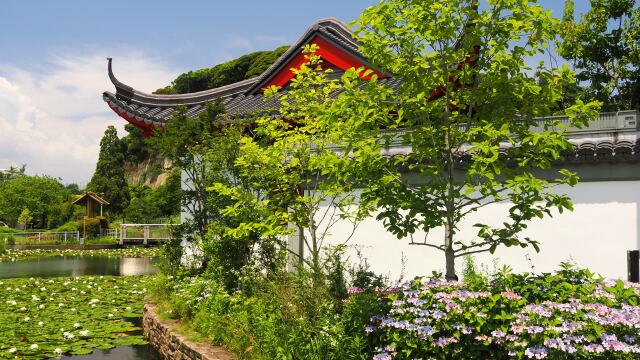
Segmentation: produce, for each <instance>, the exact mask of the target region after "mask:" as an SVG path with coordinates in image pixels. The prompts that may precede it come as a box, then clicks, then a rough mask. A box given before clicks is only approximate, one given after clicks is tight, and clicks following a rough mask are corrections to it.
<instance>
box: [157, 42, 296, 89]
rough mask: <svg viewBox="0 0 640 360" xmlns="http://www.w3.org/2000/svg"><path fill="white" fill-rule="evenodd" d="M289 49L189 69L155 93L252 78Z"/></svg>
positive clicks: (208, 87) (226, 83)
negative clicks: (212, 65) (203, 67)
mask: <svg viewBox="0 0 640 360" xmlns="http://www.w3.org/2000/svg"><path fill="white" fill-rule="evenodd" d="M287 49H289V46H281V47H279V48H277V49H275V50H272V51H256V52H254V53H251V54H247V55H243V56H241V57H239V58H237V59H235V60H231V61H228V62H226V63H222V64H219V65H216V66H214V67H210V68H205V69H200V70H195V71H189V72H187V73H184V74H181V75H180V76H178V77H177V78H176V79H175V80H173V81H172V82H171V85H169V86H166V87H163V88H160V89H158V90H156V91H154V94H164V95H170V94H186V93H192V92H198V91H203V90H208V89H213V88H217V87H220V86H224V85H229V84H233V83H235V82H238V81H242V80H246V79H251V78H253V77H256V76H258V75H260V74H262V73H263V72H264V71H265V70H266V69H267V68H268V67H269V66H271V64H273V63H274V62H275V61H276V59H278V57H280V55H282V54H283V53H284V52H285V51H287Z"/></svg>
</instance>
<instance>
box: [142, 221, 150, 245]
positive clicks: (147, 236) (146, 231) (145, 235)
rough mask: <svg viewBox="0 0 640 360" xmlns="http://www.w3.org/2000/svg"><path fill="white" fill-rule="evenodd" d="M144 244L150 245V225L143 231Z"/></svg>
mask: <svg viewBox="0 0 640 360" xmlns="http://www.w3.org/2000/svg"><path fill="white" fill-rule="evenodd" d="M142 236H143V240H142V244H144V245H147V244H148V243H149V225H145V226H144V227H143V229H142Z"/></svg>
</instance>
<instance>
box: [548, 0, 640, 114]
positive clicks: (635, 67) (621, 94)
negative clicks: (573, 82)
mask: <svg viewBox="0 0 640 360" xmlns="http://www.w3.org/2000/svg"><path fill="white" fill-rule="evenodd" d="M590 4H591V8H590V9H589V10H588V11H587V12H586V13H584V14H581V15H580V18H579V20H577V21H576V19H575V14H574V1H573V0H566V1H565V11H564V16H563V31H562V32H561V35H562V41H561V42H560V46H559V48H558V50H559V52H560V54H561V55H562V56H563V57H564V58H565V59H568V60H570V61H571V62H572V64H573V66H574V67H575V69H576V71H577V72H578V73H577V76H576V77H577V79H578V80H579V81H580V82H581V84H582V85H583V92H584V94H582V97H584V98H589V97H594V98H596V99H598V100H600V101H602V102H603V104H604V105H603V108H604V109H606V110H625V109H637V108H640V6H637V4H636V1H635V0H590Z"/></svg>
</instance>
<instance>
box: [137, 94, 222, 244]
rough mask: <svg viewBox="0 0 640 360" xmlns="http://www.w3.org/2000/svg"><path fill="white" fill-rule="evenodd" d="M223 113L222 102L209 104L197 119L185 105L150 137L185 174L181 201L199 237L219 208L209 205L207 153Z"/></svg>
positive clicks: (161, 152) (150, 144) (204, 231)
mask: <svg viewBox="0 0 640 360" xmlns="http://www.w3.org/2000/svg"><path fill="white" fill-rule="evenodd" d="M223 113H224V108H223V107H222V105H221V104H220V103H213V104H208V105H207V111H205V112H203V113H202V114H201V115H200V116H199V117H198V118H195V119H192V118H189V117H188V116H187V115H186V110H185V109H180V110H179V111H178V112H177V113H176V115H175V116H174V118H173V119H172V121H170V122H169V123H168V124H167V125H166V126H165V127H162V128H158V129H157V131H156V133H155V134H154V136H153V137H151V138H149V139H148V141H147V143H148V144H149V146H150V147H151V148H153V149H154V150H156V151H158V153H159V154H160V155H161V156H162V157H164V158H165V159H169V160H170V161H171V164H172V166H173V167H174V168H175V169H176V171H179V172H181V173H182V174H183V176H184V179H183V182H184V189H183V191H182V192H181V196H182V204H183V205H184V208H185V210H186V211H187V212H188V213H189V215H190V217H191V219H190V223H191V224H193V226H194V230H195V232H196V233H197V234H198V235H199V236H200V237H202V236H204V235H205V234H206V232H207V227H208V225H209V223H210V222H211V219H212V218H213V216H214V213H215V211H216V209H214V208H212V207H210V206H208V202H209V194H208V192H207V187H208V186H210V185H211V182H210V181H208V179H207V176H208V172H207V163H206V158H205V154H206V152H207V149H208V146H209V144H211V141H212V138H214V137H215V135H214V134H215V133H216V132H217V131H218V129H219V127H218V125H217V124H216V120H217V117H218V115H220V114H223Z"/></svg>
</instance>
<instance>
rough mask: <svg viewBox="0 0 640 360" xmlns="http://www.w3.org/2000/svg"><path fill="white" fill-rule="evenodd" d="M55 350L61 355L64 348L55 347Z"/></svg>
mask: <svg viewBox="0 0 640 360" xmlns="http://www.w3.org/2000/svg"><path fill="white" fill-rule="evenodd" d="M53 352H54V353H56V354H57V355H61V354H62V349H60V348H55V349H54V350H53Z"/></svg>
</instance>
